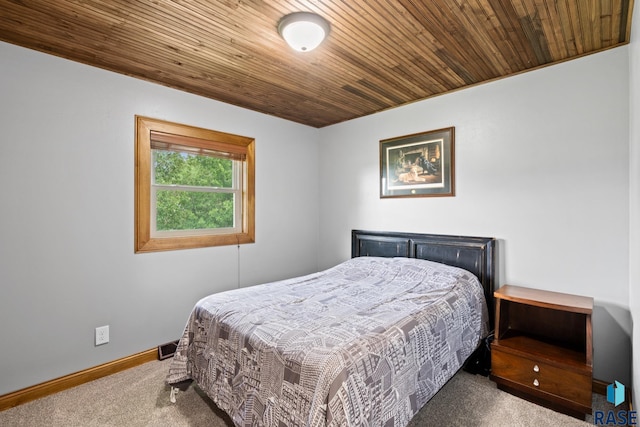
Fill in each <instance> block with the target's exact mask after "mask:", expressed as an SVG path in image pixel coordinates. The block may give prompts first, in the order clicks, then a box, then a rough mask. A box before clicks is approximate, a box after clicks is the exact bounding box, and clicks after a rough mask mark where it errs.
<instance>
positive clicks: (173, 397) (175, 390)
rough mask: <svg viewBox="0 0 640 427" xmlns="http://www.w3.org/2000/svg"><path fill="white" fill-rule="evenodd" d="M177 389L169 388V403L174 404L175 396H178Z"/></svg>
mask: <svg viewBox="0 0 640 427" xmlns="http://www.w3.org/2000/svg"><path fill="white" fill-rule="evenodd" d="M178 390H180V389H179V388H178V387H171V394H170V395H169V400H170V401H171V403H176V394H178Z"/></svg>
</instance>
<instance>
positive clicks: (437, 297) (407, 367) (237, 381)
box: [167, 257, 488, 427]
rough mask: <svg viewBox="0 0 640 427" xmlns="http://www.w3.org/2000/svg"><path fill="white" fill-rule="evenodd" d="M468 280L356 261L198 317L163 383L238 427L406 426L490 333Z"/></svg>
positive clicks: (222, 303) (230, 297)
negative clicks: (193, 392)
mask: <svg viewBox="0 0 640 427" xmlns="http://www.w3.org/2000/svg"><path fill="white" fill-rule="evenodd" d="M487 319H488V316H487V308H486V303H485V300H484V294H483V291H482V287H481V285H480V283H479V282H478V279H477V278H476V277H475V276H473V275H472V274H471V273H469V272H467V271H465V270H462V269H459V268H456V267H450V266H446V265H443V264H438V263H434V262H431V261H425V260H420V259H410V258H378V257H359V258H353V259H351V260H348V261H346V262H344V263H342V264H339V265H337V266H335V267H333V268H330V269H327V270H324V271H321V272H319V273H314V274H310V275H307V276H302V277H298V278H294V279H288V280H283V281H278V282H273V283H269V284H264V285H257V286H252V287H247V288H241V289H237V290H233V291H228V292H222V293H219V294H214V295H211V296H208V297H206V298H203V299H202V300H200V301H199V302H198V303H197V304H196V306H195V308H194V309H193V311H192V313H191V315H190V317H189V320H188V322H187V325H186V328H185V330H184V334H183V336H182V338H181V339H180V341H179V344H178V348H177V351H176V354H175V356H174V360H173V362H172V363H171V366H170V369H169V374H168V376H167V383H168V384H176V383H178V382H181V381H185V380H189V379H193V380H195V381H196V383H197V384H198V385H199V387H200V388H201V389H202V390H204V391H205V393H206V394H207V395H208V396H209V397H210V398H211V399H212V400H213V401H214V402H215V403H216V404H217V406H218V407H220V408H221V409H223V410H224V411H225V412H227V413H228V414H229V415H230V416H231V418H232V420H233V422H234V423H235V424H236V425H237V426H279V427H284V426H314V427H315V426H347V425H349V426H361V425H366V426H396V427H397V426H404V425H406V424H408V422H409V421H410V419H411V418H412V417H413V415H414V414H415V413H417V412H418V410H419V409H420V408H421V407H422V406H423V405H424V404H425V403H426V402H427V401H428V400H429V399H430V398H431V397H432V396H433V395H434V394H435V393H436V392H437V391H438V390H439V389H440V388H441V387H442V386H443V385H444V384H445V383H446V382H447V381H448V380H449V379H450V378H451V377H452V376H453V375H454V374H455V373H456V372H457V370H458V369H459V368H460V367H461V366H462V364H463V363H464V361H465V359H466V358H467V357H468V356H469V355H470V354H471V353H472V352H473V351H474V350H475V349H476V347H477V346H478V344H479V342H480V340H481V339H482V338H483V337H484V336H485V335H486V334H487V330H488V328H487V326H488V325H487V322H488V321H487Z"/></svg>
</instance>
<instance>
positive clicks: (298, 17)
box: [278, 12, 329, 52]
mask: <svg viewBox="0 0 640 427" xmlns="http://www.w3.org/2000/svg"><path fill="white" fill-rule="evenodd" d="M278 32H279V33H280V35H281V36H282V38H284V39H285V41H286V42H287V43H288V44H289V46H291V47H292V48H293V49H295V50H297V51H298V52H309V51H311V50H313V49H315V48H316V47H318V46H319V45H320V43H322V41H323V40H324V38H325V37H326V36H327V34H329V23H328V22H327V21H326V19H324V18H323V17H322V16H320V15H316V14H315V13H311V12H295V13H291V14H289V15H286V16H284V17H283V18H282V19H281V20H280V22H279V23H278Z"/></svg>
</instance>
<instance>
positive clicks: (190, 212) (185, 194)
mask: <svg viewBox="0 0 640 427" xmlns="http://www.w3.org/2000/svg"><path fill="white" fill-rule="evenodd" d="M233 197H234V195H233V193H208V192H200V191H174V190H158V191H157V197H156V212H157V216H156V229H157V230H158V231H171V230H202V229H212V228H232V227H233Z"/></svg>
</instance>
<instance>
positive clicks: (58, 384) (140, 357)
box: [0, 348, 158, 411]
mask: <svg viewBox="0 0 640 427" xmlns="http://www.w3.org/2000/svg"><path fill="white" fill-rule="evenodd" d="M153 360H158V349H157V348H152V349H149V350H145V351H142V352H140V353H136V354H133V355H131V356H127V357H123V358H122V359H118V360H114V361H112V362H107V363H105V364H102V365H99V366H94V367H93V368H89V369H85V370H83V371H79V372H76V373H73V374H69V375H65V376H64V377H60V378H56V379H53V380H51V381H46V382H44V383H41V384H36V385H34V386H31V387H27V388H23V389H22V390H17V391H14V392H12V393H8V394H4V395H2V396H0V411H4V410H5V409H9V408H13V407H14V406H18V405H22V404H23V403H27V402H30V401H32V400H35V399H39V398H41V397H45V396H48V395H50V394H54V393H58V392H60V391H63V390H66V389H69V388H72V387H76V386H79V385H81V384H84V383H88V382H89V381H93V380H97V379H98V378H102V377H106V376H108V375H112V374H115V373H117V372H120V371H124V370H126V369H129V368H133V367H135V366H138V365H142V364H143V363H147V362H151V361H153Z"/></svg>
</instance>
